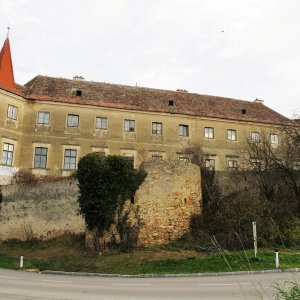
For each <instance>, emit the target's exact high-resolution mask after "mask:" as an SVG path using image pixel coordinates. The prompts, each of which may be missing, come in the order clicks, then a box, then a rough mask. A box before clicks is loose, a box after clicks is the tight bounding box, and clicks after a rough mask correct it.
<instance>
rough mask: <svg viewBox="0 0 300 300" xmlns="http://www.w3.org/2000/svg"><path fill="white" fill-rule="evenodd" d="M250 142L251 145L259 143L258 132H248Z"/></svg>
mask: <svg viewBox="0 0 300 300" xmlns="http://www.w3.org/2000/svg"><path fill="white" fill-rule="evenodd" d="M250 141H251V143H259V142H260V133H259V132H258V131H251V132H250Z"/></svg>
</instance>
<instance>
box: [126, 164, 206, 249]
mask: <svg viewBox="0 0 300 300" xmlns="http://www.w3.org/2000/svg"><path fill="white" fill-rule="evenodd" d="M144 166H145V170H146V171H147V173H148V176H147V177H146V179H145V181H144V182H143V184H142V185H141V186H140V188H139V190H138V191H137V194H136V197H135V203H134V205H133V206H134V207H133V210H134V212H132V213H131V215H130V216H131V222H132V223H133V224H138V226H139V243H140V245H141V246H149V245H153V244H163V243H167V242H169V241H172V240H175V239H177V238H179V237H180V236H182V235H183V233H185V232H187V231H188V230H189V224H190V217H191V215H192V214H198V213H200V212H201V200H202V195H201V189H200V184H201V178H200V171H199V167H197V166H196V165H192V164H190V163H186V162H181V161H173V162H164V161H160V162H147V163H145V165H144ZM127 205H128V204H127Z"/></svg>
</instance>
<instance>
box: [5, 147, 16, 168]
mask: <svg viewBox="0 0 300 300" xmlns="http://www.w3.org/2000/svg"><path fill="white" fill-rule="evenodd" d="M13 156H14V145H13V144H9V143H4V144H3V152H2V163H3V164H4V165H7V166H12V164H13Z"/></svg>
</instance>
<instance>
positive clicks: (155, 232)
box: [0, 161, 202, 246]
mask: <svg viewBox="0 0 300 300" xmlns="http://www.w3.org/2000/svg"><path fill="white" fill-rule="evenodd" d="M144 166H145V170H146V171H147V173H148V176H147V177H146V179H145V181H144V182H143V184H142V185H141V186H140V188H139V190H138V191H137V193H136V195H135V199H134V203H131V201H130V200H129V201H127V202H126V205H125V207H124V211H123V213H125V212H128V213H129V218H128V220H129V223H130V224H131V225H132V226H133V227H134V228H138V241H139V242H138V243H139V245H140V246H149V245H153V244H162V243H167V242H169V241H172V240H175V239H177V238H179V237H180V236H181V235H182V234H183V233H185V232H186V231H188V229H189V222H190V216H191V214H194V213H200V210H201V206H200V203H201V199H202V197H201V192H200V172H199V168H198V167H197V166H195V165H192V164H189V163H185V162H180V161H176V162H175V161H174V162H163V161H162V162H147V163H145V164H144ZM2 192H3V195H4V202H3V203H2V208H1V210H0V224H1V227H0V240H5V239H8V238H18V239H29V238H32V237H37V238H42V239H47V238H51V237H54V236H56V235H60V234H63V233H81V232H84V231H85V225H84V220H83V218H82V217H81V215H80V214H79V213H78V203H77V196H78V186H77V183H76V181H75V180H64V181H61V182H48V183H39V184H37V185H29V186H28V185H26V186H22V185H11V186H6V187H2ZM112 233H114V234H115V235H118V232H116V226H115V225H114V226H112V227H111V230H110V232H109V233H108V234H107V235H106V237H105V240H106V242H108V241H109V239H110V237H111V235H112ZM87 239H88V238H87Z"/></svg>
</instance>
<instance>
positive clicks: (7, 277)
mask: <svg viewBox="0 0 300 300" xmlns="http://www.w3.org/2000/svg"><path fill="white" fill-rule="evenodd" d="M0 278H5V279H19V277H13V276H4V275H0Z"/></svg>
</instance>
